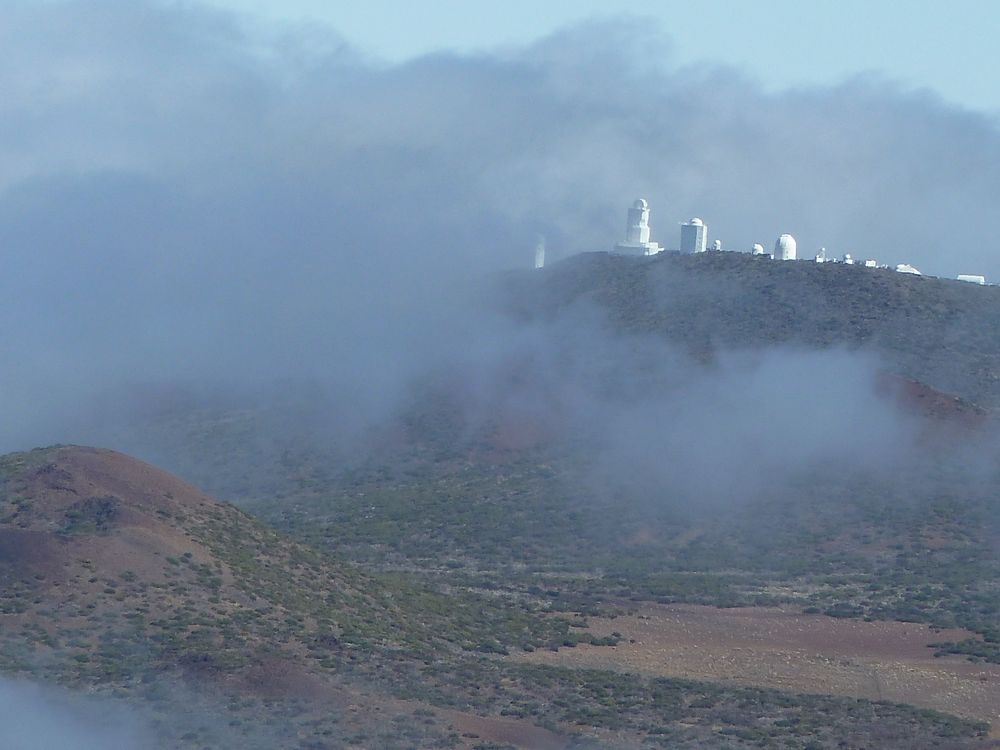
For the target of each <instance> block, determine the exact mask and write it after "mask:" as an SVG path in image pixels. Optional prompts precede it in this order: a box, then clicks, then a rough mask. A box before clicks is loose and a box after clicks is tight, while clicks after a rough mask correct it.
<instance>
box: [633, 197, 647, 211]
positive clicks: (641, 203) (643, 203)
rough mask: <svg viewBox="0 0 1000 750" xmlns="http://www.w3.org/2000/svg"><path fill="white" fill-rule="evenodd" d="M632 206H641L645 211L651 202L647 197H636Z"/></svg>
mask: <svg viewBox="0 0 1000 750" xmlns="http://www.w3.org/2000/svg"><path fill="white" fill-rule="evenodd" d="M632 208H641V209H642V210H643V211H645V210H646V209H647V208H649V203H647V202H646V199H645V198H638V199H636V202H635V203H633V204H632Z"/></svg>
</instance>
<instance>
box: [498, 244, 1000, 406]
mask: <svg viewBox="0 0 1000 750" xmlns="http://www.w3.org/2000/svg"><path fill="white" fill-rule="evenodd" d="M505 286H506V288H505V292H504V301H505V302H504V303H505V304H506V305H507V307H508V309H509V310H510V311H511V312H512V313H514V314H515V315H516V316H518V318H519V319H522V320H529V319H537V318H539V317H541V318H544V317H546V316H552V315H554V314H555V313H557V312H559V311H563V310H566V309H567V308H569V307H571V306H573V305H579V304H582V303H593V304H595V305H596V306H597V307H598V308H599V309H600V310H602V311H603V312H604V313H606V314H607V316H608V318H609V319H610V321H611V323H612V325H613V326H615V327H617V328H618V329H619V330H622V331H626V332H632V333H650V334H655V335H658V336H662V337H664V338H665V339H667V340H670V341H673V342H676V343H679V344H682V345H683V346H685V347H687V348H688V349H689V350H690V351H692V352H693V353H695V354H696V355H698V356H700V357H702V358H710V357H711V356H713V355H714V354H715V353H716V352H718V351H720V350H722V349H726V348H737V349H742V348H748V347H764V346H774V345H783V346H794V347H808V348H813V347H823V348H825V347H832V346H846V347H850V348H866V349H870V350H873V351H875V352H878V353H879V354H880V355H881V356H882V357H883V359H884V361H885V363H886V365H887V366H888V368H889V369H891V370H892V371H894V372H896V373H897V374H899V375H902V376H905V377H908V378H912V379H914V380H917V381H920V382H922V383H925V384H927V385H929V386H932V387H933V388H935V389H937V390H940V391H945V392H948V393H952V394H955V395H957V396H961V397H962V398H965V399H968V400H970V401H973V402H975V403H978V404H981V405H983V406H987V407H991V408H993V407H996V406H998V405H1000V288H996V287H988V286H978V285H974V284H968V283H965V282H959V281H951V280H947V279H937V278H931V277H922V276H914V275H910V274H902V273H896V272H894V271H890V270H886V269H871V268H863V267H861V266H857V265H855V266H847V265H843V264H839V263H813V262H810V261H794V262H775V261H771V260H769V259H767V258H765V257H760V256H757V257H755V256H751V255H748V254H746V253H733V252H708V253H702V254H699V255H673V254H662V255H658V256H654V257H652V258H638V257H629V256H621V255H611V254H608V253H585V254H581V255H577V256H573V257H572V258H569V259H567V260H565V261H563V262H561V263H557V264H555V265H553V266H550V267H548V268H546V269H544V271H541V272H537V273H530V272H519V273H516V274H512V275H511V276H509V277H508V279H507V281H506V285H505Z"/></svg>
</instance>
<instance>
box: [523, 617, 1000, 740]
mask: <svg viewBox="0 0 1000 750" xmlns="http://www.w3.org/2000/svg"><path fill="white" fill-rule="evenodd" d="M590 630H591V632H593V633H594V634H595V635H608V634H610V633H611V632H613V631H617V632H619V633H621V634H622V636H623V640H622V642H621V643H620V644H619V645H618V646H615V647H607V646H589V645H581V646H577V647H576V648H571V649H560V650H559V651H558V652H552V651H541V650H540V651H535V652H532V653H528V654H518V655H517V656H514V657H511V658H516V659H522V660H525V661H530V662H536V663H544V664H555V665H561V666H571V667H592V668H599V669H615V670H620V671H629V672H637V673H640V674H646V675H655V676H663V677H684V678H691V679H701V680H709V681H713V682H724V683H732V684H739V685H750V686H756V687H768V688H778V689H781V690H787V691H791V692H797V693H824V694H829V695H845V696H851V697H856V698H867V699H869V700H886V701H893V702H898V703H908V704H910V705H914V706H919V707H922V708H932V709H937V710H939V711H945V712H947V713H951V714H955V715H958V716H964V717H967V718H971V719H976V720H980V721H986V722H989V723H990V724H991V726H992V728H993V731H992V736H995V737H1000V665H995V664H974V663H972V662H969V661H966V660H964V659H962V658H960V657H946V658H935V657H934V650H933V649H931V648H929V647H928V644H930V643H934V642H937V641H953V640H961V639H963V638H967V637H970V636H971V634H970V633H968V632H966V631H960V630H942V631H935V630H932V629H931V628H930V627H928V626H926V625H917V624H911V623H901V622H864V621H862V620H848V619H838V618H832V617H825V616H823V615H803V614H800V613H798V612H795V611H792V610H785V609H776V608H763V607H761V608H756V607H754V608H734V609H715V608H713V607H704V606H696V605H647V606H644V607H642V608H641V609H640V610H639V611H638V612H637V613H636V614H634V615H628V616H621V617H617V618H614V619H607V618H591V620H590Z"/></svg>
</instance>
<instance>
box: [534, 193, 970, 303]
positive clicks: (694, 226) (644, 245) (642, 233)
mask: <svg viewBox="0 0 1000 750" xmlns="http://www.w3.org/2000/svg"><path fill="white" fill-rule="evenodd" d="M614 249H615V252H617V253H622V254H627V255H656V254H658V253H661V252H663V251H664V250H665V248H663V247H662V246H660V245H659V244H658V243H656V242H653V241H652V240H650V234H649V203H647V202H646V200H645V199H644V198H639V199H638V200H636V201H635V203H633V204H632V207H631V208H630V209H629V210H628V218H627V220H626V223H625V239H624V240H623V241H622V242H619V243H617V244H616V245H615V247H614ZM709 250H722V243H721V242H720V241H719V240H715V241H714V242H713V243H712V246H711V247H709V245H708V227H707V226H706V224H705V222H703V221H702V220H701V219H698V218H694V219H691V220H690V221H685V222H683V223H682V224H681V236H680V252H682V253H704V252H707V251H709ZM750 252H751V253H752V254H753V255H766V256H768V257H771V258H773V259H775V260H797V259H798V247H797V245H796V243H795V238H794V237H793V236H792V235H790V234H782V235H781V236H780V237H778V239H777V240H775V243H774V250H773V251H772V252H770V253H768V252H766V251H765V249H764V246H763V245H761V244H759V243H758V244H754V245H753V247H752V248H751V249H750ZM813 260H815V261H816V262H817V263H845V264H848V265H855V264H857V265H861V266H865V267H867V268H888V266H885V265H880V264H879V263H878V261H876V260H873V259H870V258H869V259H866V260H855V259H854V258H853V257H851V255H850V253H847V254H845V255H843V256H842V257H840V258H828V257H827V254H826V248H820V250H819V252H818V253H816V255H815V256H814V257H813ZM542 262H544V260H543V261H542ZM536 265H539V263H538V257H537V256H536ZM895 270H896V271H898V272H900V273H910V274H916V275H918V276H919V275H920V271H918V270H917V269H916V268H914V267H913V266H911V265H910V264H908V263H900V264H899V265H897V266H896V267H895ZM958 280H959V281H969V282H973V283H976V284H985V283H986V279H985V278H984V277H983V276H973V275H961V276H959V277H958Z"/></svg>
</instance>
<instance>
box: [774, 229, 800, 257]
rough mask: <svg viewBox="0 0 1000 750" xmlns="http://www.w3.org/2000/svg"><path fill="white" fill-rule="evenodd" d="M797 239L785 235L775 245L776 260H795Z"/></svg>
mask: <svg viewBox="0 0 1000 750" xmlns="http://www.w3.org/2000/svg"><path fill="white" fill-rule="evenodd" d="M795 258H796V255H795V238H794V237H792V235H790V234H783V235H781V236H780V237H779V238H778V241H777V242H775V243H774V259H775V260H795Z"/></svg>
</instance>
